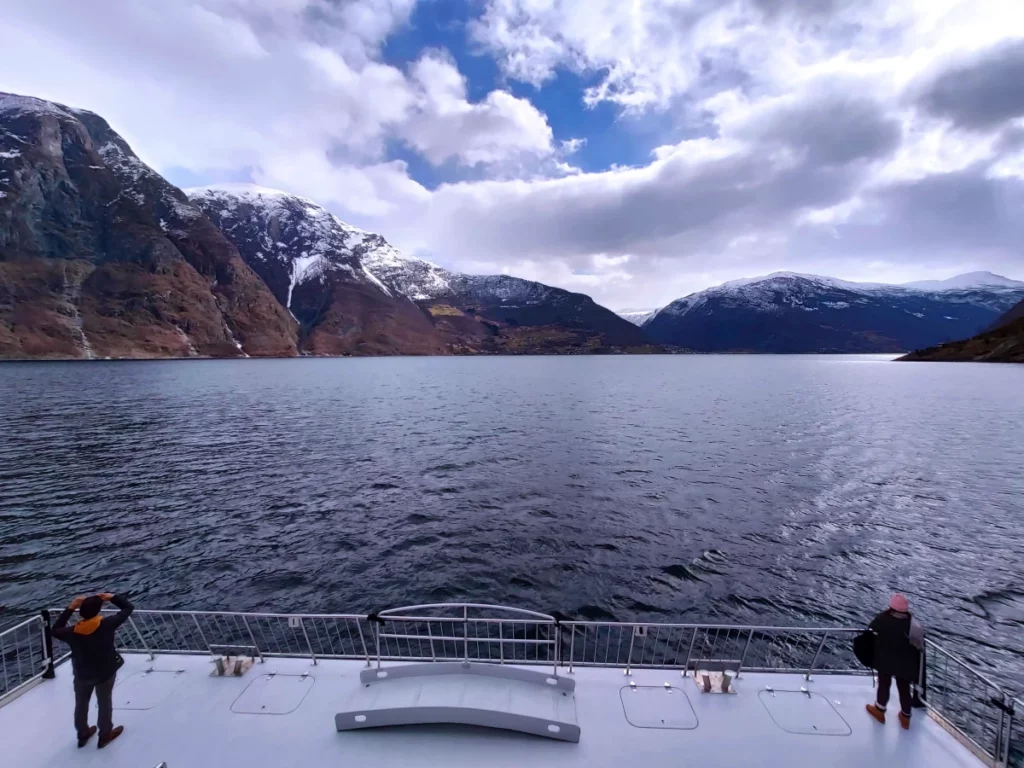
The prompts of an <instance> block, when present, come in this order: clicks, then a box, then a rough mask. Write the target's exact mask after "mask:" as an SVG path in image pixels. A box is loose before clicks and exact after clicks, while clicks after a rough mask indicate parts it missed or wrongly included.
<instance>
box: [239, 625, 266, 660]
mask: <svg viewBox="0 0 1024 768" xmlns="http://www.w3.org/2000/svg"><path fill="white" fill-rule="evenodd" d="M242 623H243V624H245V631H246V632H248V633H249V639H250V640H252V647H253V648H255V649H256V655H257V656H259V657H260V664H262V663H263V651H261V650H260V647H259V645H258V644H257V643H256V635H254V634H253V633H252V627H250V626H249V617H248V616H243V617H242Z"/></svg>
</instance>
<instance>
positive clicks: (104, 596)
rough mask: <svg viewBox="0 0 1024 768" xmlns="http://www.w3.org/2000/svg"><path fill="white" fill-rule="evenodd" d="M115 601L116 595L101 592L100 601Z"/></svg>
mask: <svg viewBox="0 0 1024 768" xmlns="http://www.w3.org/2000/svg"><path fill="white" fill-rule="evenodd" d="M113 599H114V593H113V592H101V593H100V600H104V601H106V602H108V603H109V602H110V601H111V600H113Z"/></svg>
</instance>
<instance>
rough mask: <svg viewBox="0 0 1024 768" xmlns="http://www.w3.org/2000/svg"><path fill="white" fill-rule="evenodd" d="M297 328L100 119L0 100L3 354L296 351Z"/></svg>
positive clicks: (19, 99) (209, 228) (222, 241)
mask: <svg viewBox="0 0 1024 768" xmlns="http://www.w3.org/2000/svg"><path fill="white" fill-rule="evenodd" d="M296 332H297V328H296V325H295V322H294V321H293V320H292V319H291V318H290V317H288V314H287V312H285V311H284V310H283V309H282V308H281V306H280V305H279V304H278V303H277V302H276V301H275V300H274V297H273V296H271V295H270V292H269V291H267V288H266V286H265V285H264V284H263V282H262V281H261V280H260V279H259V277H257V275H256V274H255V273H253V271H252V270H251V269H249V267H247V266H246V265H245V264H244V262H243V261H242V259H241V257H240V256H239V254H238V251H237V250H236V249H235V247H234V246H233V245H231V243H230V242H229V241H228V240H227V239H226V238H225V237H224V236H223V235H222V234H221V233H220V231H219V230H218V229H217V228H216V227H214V226H213V224H211V223H210V221H209V220H208V219H207V218H206V217H205V216H203V215H202V213H201V212H200V211H199V210H198V209H197V208H196V207H195V206H193V205H192V204H191V203H189V201H188V198H186V197H185V195H184V194H183V193H182V192H181V190H179V189H177V188H175V187H174V186H173V185H171V184H169V183H168V182H167V181H166V180H165V179H163V178H162V177H161V176H160V175H159V174H158V173H156V171H154V170H153V169H151V168H149V167H148V166H147V165H146V164H145V163H143V162H142V161H141V160H140V159H139V158H138V157H136V156H135V154H134V153H133V152H132V150H131V148H130V147H129V146H128V144H127V143H126V142H125V141H124V139H122V138H121V137H120V136H119V135H118V134H117V133H115V132H114V131H113V130H112V129H111V128H110V126H109V125H107V123H106V121H105V120H103V118H101V117H100V116H99V115H96V114H94V113H92V112H88V111H85V110H78V109H71V108H69V107H65V106H62V105H60V104H54V103H51V102H48V101H43V100H41V99H35V98H31V97H27V96H16V95H13V94H3V93H0V358H4V357H14V358H22V357H32V358H40V357H53V358H75V357H86V358H88V357H189V356H214V357H239V356H243V355H246V354H248V355H294V354H295V353H296V346H295V340H296Z"/></svg>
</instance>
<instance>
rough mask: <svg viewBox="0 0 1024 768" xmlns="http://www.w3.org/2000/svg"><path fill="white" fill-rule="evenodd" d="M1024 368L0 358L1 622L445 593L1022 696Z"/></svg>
mask: <svg viewBox="0 0 1024 768" xmlns="http://www.w3.org/2000/svg"><path fill="white" fill-rule="evenodd" d="M1022 426H1024V366H998V365H969V364H925V363H918V364H903V363H899V364H898V363H890V362H888V360H887V359H885V358H875V357H809V356H808V357H747V356H732V357H728V356H727V357H715V356H678V357H630V358H626V357H569V358H550V357H533V358H529V357H527V358H409V359H362V360H356V359H350V360H344V359H339V360H313V359H310V360H265V361H255V360H246V361H196V362H144V363H25V364H6V365H0V606H2V607H3V611H4V614H3V615H0V624H2V623H6V620H7V619H9V618H10V617H11V616H12V615H14V614H17V613H22V612H25V611H28V610H30V609H36V608H38V607H40V606H41V605H43V604H54V603H60V602H61V601H63V600H64V599H65V598H66V596H67V595H69V594H71V593H78V592H83V591H87V590H97V589H101V588H102V589H108V588H109V589H111V590H114V591H116V590H124V589H130V590H132V591H134V592H135V593H137V594H138V596H139V602H140V603H142V604H144V605H146V606H149V607H165V608H174V607H186V606H187V607H193V608H211V609H212V608H221V609H235V610H248V609H274V610H282V611H283V610H303V611H366V610H369V609H372V608H379V607H382V606H387V605H397V604H408V603H414V602H423V601H437V600H464V599H465V600H473V601H481V602H499V603H507V604H513V605H519V606H523V607H531V608H535V609H540V610H546V611H551V610H560V611H562V612H564V613H567V614H569V615H573V616H578V617H588V618H608V619H611V618H615V619H620V620H628V619H634V618H649V619H655V620H663V621H669V620H672V621H698V620H709V619H714V620H723V621H730V622H744V623H754V622H766V623H773V624H802V623H803V624H843V625H848V624H859V623H860V622H862V621H863V620H864V619H865V618H867V617H868V616H870V615H872V614H873V613H874V612H875V611H876V610H877V609H879V608H880V607H881V606H882V605H883V604H884V601H885V599H886V598H887V596H888V594H889V592H890V591H892V590H894V589H899V590H903V591H905V592H906V593H907V594H908V595H909V596H910V597H911V601H912V603H913V604H914V606H915V608H916V609H917V611H918V614H919V615H920V617H921V618H922V619H923V621H924V622H925V624H926V625H927V626H928V627H929V628H931V629H932V630H934V631H936V632H937V633H939V634H941V635H943V636H944V637H945V638H946V639H947V641H948V642H951V643H953V644H954V645H956V646H957V648H958V649H959V650H961V651H963V652H965V653H967V654H968V655H969V656H971V657H972V658H975V659H979V660H982V661H983V662H985V663H986V664H988V665H992V666H994V667H995V668H996V669H997V670H1000V671H1002V672H1004V673H1006V674H1008V675H1009V676H1011V677H1013V678H1015V679H1016V681H1017V683H1018V684H1017V685H1016V687H1017V688H1018V689H1020V688H1024V685H1022V684H1021V683H1024V512H1022V508H1024V470H1022V454H1024V451H1022V448H1024V431H1022Z"/></svg>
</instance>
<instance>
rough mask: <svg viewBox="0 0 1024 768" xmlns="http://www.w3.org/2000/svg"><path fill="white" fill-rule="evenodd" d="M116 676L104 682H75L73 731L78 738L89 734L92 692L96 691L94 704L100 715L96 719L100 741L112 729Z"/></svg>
mask: <svg viewBox="0 0 1024 768" xmlns="http://www.w3.org/2000/svg"><path fill="white" fill-rule="evenodd" d="M116 677H117V675H116V674H113V675H111V676H110V677H109V678H107V679H106V680H104V681H102V682H99V683H94V682H87V681H85V680H77V679H76V680H75V730H76V731H78V738H80V739H84V738H85V737H86V736H87V735H88V733H89V700H90V699H91V698H92V692H93V691H94V690H95V691H96V703H97V704H99V708H100V715H99V717H98V718H97V719H96V729H97V730H98V731H99V733H100V738H101V739H102V738H103V737H105V736H106V735H107V734H109V733H110V731H111V730H112V729H113V727H114V702H113V694H114V679H115V678H116Z"/></svg>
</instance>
